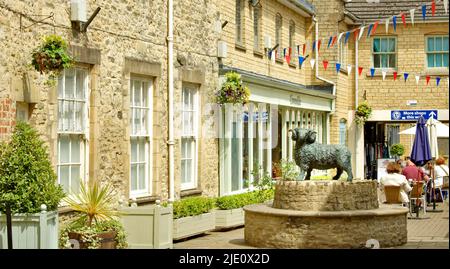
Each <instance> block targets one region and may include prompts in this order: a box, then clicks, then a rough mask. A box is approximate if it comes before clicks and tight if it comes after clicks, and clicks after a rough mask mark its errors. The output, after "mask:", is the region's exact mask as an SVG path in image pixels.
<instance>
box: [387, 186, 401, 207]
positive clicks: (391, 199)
mask: <svg viewBox="0 0 450 269" xmlns="http://www.w3.org/2000/svg"><path fill="white" fill-rule="evenodd" d="M384 195H385V196H386V201H385V203H386V204H402V200H401V199H400V186H384Z"/></svg>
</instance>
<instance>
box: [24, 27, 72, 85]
mask: <svg viewBox="0 0 450 269" xmlns="http://www.w3.org/2000/svg"><path fill="white" fill-rule="evenodd" d="M67 48H68V45H67V42H66V41H65V40H64V39H63V38H62V37H60V36H58V35H49V36H46V37H44V40H43V43H42V44H41V46H39V47H38V48H36V49H35V50H34V51H33V53H32V61H31V65H32V66H33V67H34V69H35V70H36V71H39V72H40V73H41V74H44V73H48V74H50V80H51V81H56V78H57V77H58V76H59V74H60V73H61V71H62V70H64V69H65V68H70V67H71V66H72V65H73V63H74V60H73V58H72V57H71V56H70V55H69V54H68V52H67Z"/></svg>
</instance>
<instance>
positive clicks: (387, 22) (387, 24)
mask: <svg viewBox="0 0 450 269" xmlns="http://www.w3.org/2000/svg"><path fill="white" fill-rule="evenodd" d="M388 32H389V18H387V19H386V34H387V33H388Z"/></svg>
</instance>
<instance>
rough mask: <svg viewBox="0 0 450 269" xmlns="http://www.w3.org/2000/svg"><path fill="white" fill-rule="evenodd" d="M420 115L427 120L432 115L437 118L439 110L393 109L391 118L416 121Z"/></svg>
mask: <svg viewBox="0 0 450 269" xmlns="http://www.w3.org/2000/svg"><path fill="white" fill-rule="evenodd" d="M420 116H422V117H424V119H425V120H427V119H429V118H431V117H433V118H435V119H437V116H438V111H437V110H392V111H391V120H408V121H416V120H418V119H419V118H420Z"/></svg>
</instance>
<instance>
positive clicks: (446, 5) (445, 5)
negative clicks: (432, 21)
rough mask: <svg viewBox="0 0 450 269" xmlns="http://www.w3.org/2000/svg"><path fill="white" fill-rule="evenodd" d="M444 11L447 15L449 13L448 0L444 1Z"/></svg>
mask: <svg viewBox="0 0 450 269" xmlns="http://www.w3.org/2000/svg"><path fill="white" fill-rule="evenodd" d="M444 10H445V14H447V13H448V0H444Z"/></svg>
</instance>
